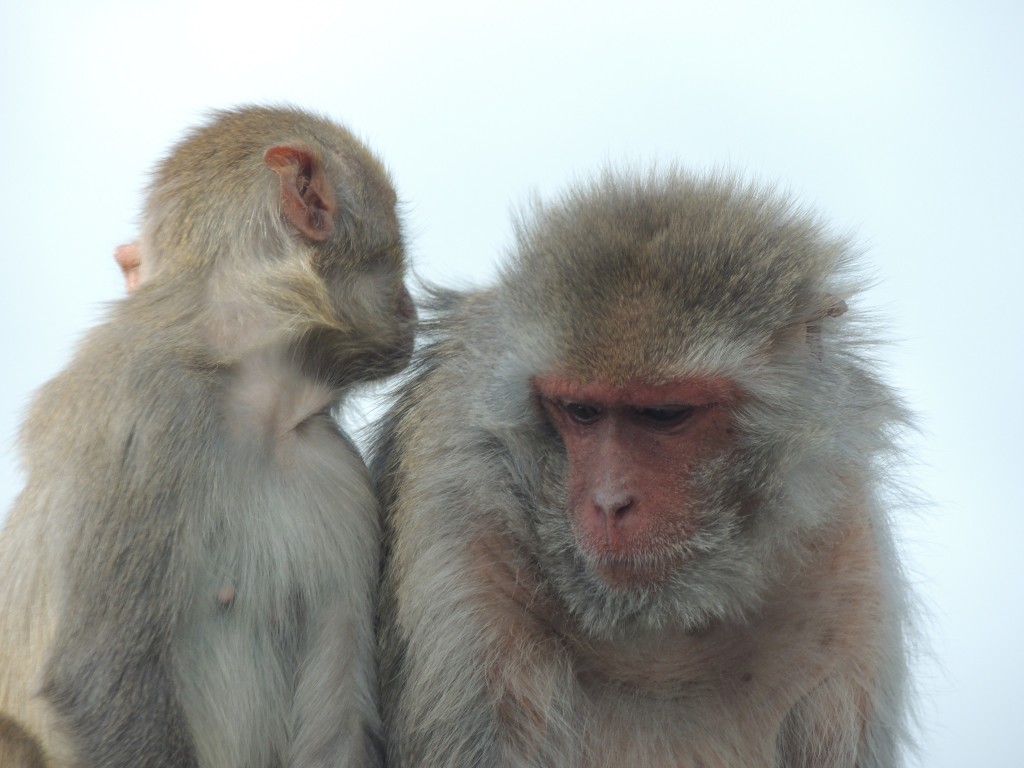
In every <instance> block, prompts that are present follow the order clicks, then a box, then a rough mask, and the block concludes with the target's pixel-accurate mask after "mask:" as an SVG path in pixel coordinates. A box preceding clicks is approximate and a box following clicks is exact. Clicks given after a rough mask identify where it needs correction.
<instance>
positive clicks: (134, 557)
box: [0, 107, 415, 768]
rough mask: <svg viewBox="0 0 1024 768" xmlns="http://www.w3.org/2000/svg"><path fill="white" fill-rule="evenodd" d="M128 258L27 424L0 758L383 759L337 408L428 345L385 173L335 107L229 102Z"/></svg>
mask: <svg viewBox="0 0 1024 768" xmlns="http://www.w3.org/2000/svg"><path fill="white" fill-rule="evenodd" d="M117 260H118V262H119V263H120V264H121V267H122V269H123V270H124V272H125V276H126V279H129V278H130V279H129V282H128V287H129V288H131V289H132V290H131V292H130V293H129V294H128V295H127V296H126V297H125V298H123V299H122V300H121V301H119V302H118V303H116V304H115V305H114V306H113V308H112V309H111V311H110V314H109V317H108V319H107V321H106V322H105V323H104V324H102V325H100V326H99V327H97V328H95V329H93V330H92V331H91V332H90V333H89V334H88V335H87V336H86V338H85V339H84V341H83V343H82V344H81V346H80V348H79V349H78V351H77V354H76V355H75V357H74V359H73V360H72V362H71V364H70V365H69V366H68V367H67V369H66V370H64V371H63V372H62V373H60V374H59V375H58V376H57V377H56V378H54V379H53V380H52V381H50V382H49V383H48V384H46V385H45V386H44V387H43V388H42V389H41V391H40V392H39V393H38V395H37V396H36V397H35V400H34V402H33V404H32V406H31V410H30V413H29V415H28V418H27V421H26V424H25V426H24V428H23V431H22V434H21V446H22V448H23V455H24V466H25V470H26V474H27V479H26V486H25V489H24V491H23V492H22V493H21V495H20V496H19V498H18V500H17V501H16V503H15V505H14V507H13V508H12V510H11V511H10V514H9V516H8V519H7V523H6V527H5V529H4V530H3V533H2V537H0V616H2V622H3V623H2V626H0V764H2V765H3V766H4V767H5V768H9V766H20V765H25V766H37V765H42V764H45V765H47V766H90V767H92V766H95V767H96V768H100V767H101V766H102V768H118V767H124V768H128V767H129V766H131V767H132V768H135V767H137V766H146V767H147V768H159V767H161V766H166V767H167V768H170V767H171V766H173V767H174V768H229V767H230V768H243V767H244V768H281V767H283V766H289V767H290V768H299V767H301V768H305V767H306V766H332V767H336V766H359V767H361V766H371V765H379V764H380V762H381V760H382V749H381V744H380V716H379V711H378V686H377V677H376V671H375V661H374V658H375V648H374V637H373V610H374V603H375V600H376V584H377V580H378V576H379V570H378V569H379V520H378V511H377V503H376V500H375V496H374V492H373V487H372V483H371V481H370V476H369V473H368V472H367V470H366V467H365V465H364V464H363V462H362V460H361V458H360V456H359V454H358V453H357V451H356V450H355V448H354V446H353V445H352V443H351V442H350V440H349V439H348V438H347V437H346V436H345V435H344V434H343V433H342V432H341V431H340V430H339V428H338V426H337V424H336V422H335V421H334V419H333V417H332V411H333V409H335V408H337V407H339V405H340V404H341V403H342V401H343V399H344V398H345V396H346V395H347V394H348V393H349V392H350V391H351V390H352V389H353V387H354V386H355V385H357V384H359V383H361V382H367V381H370V380H374V379H379V378H381V377H384V376H386V375H389V374H392V373H394V372H396V371H398V370H399V369H400V368H402V367H403V366H404V365H405V363H406V362H407V361H408V358H409V356H410V354H411V352H412V343H413V334H414V326H415V311H414V309H413V305H412V302H411V299H410V295H409V293H408V291H407V290H406V288H405V285H404V271H405V262H404V249H403V238H402V233H401V226H400V222H399V219H398V217H397V214H396V196H395V192H394V190H393V188H392V185H391V183H390V181H389V177H388V174H387V173H386V171H385V169H384V167H383V166H382V165H381V163H380V161H379V160H378V159H377V158H376V157H375V156H374V155H373V154H371V152H370V151H369V150H368V149H367V148H366V147H364V146H363V145H362V144H361V143H360V142H359V141H357V140H356V139H355V138H354V137H353V136H352V134H351V133H349V132H348V131H347V130H346V129H344V128H342V127H341V126H338V125H336V124H334V123H333V122H330V121H328V120H326V119H324V118H322V117H319V116H315V115H311V114H306V113H303V112H300V111H298V110H293V109H289V108H263V107H249V108H241V109H237V110H232V111H225V112H220V113H217V114H215V115H214V116H213V118H212V119H211V120H210V121H209V122H208V123H207V124H205V125H203V126H201V127H199V128H198V129H196V130H194V131H193V132H192V133H191V134H190V135H188V136H187V137H186V138H185V139H184V140H183V141H182V142H181V143H180V144H179V145H178V146H177V147H176V148H175V149H174V150H173V151H172V152H171V154H170V155H169V156H168V157H167V158H166V159H165V160H164V161H163V162H162V163H161V164H160V165H159V166H158V168H157V170H156V173H155V178H154V180H153V182H152V186H151V188H150V190H149V195H148V199H147V203H146V205H145V209H144V215H143V226H142V233H141V239H140V242H139V244H138V245H133V246H129V247H128V248H126V249H119V251H118V259H117ZM29 738H31V739H32V741H34V744H33V743H32V742H30V741H29Z"/></svg>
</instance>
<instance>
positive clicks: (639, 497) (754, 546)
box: [490, 171, 889, 634]
mask: <svg viewBox="0 0 1024 768" xmlns="http://www.w3.org/2000/svg"><path fill="white" fill-rule="evenodd" d="M850 258H851V254H850V249H849V246H848V244H847V242H846V241H845V239H843V238H840V237H836V236H833V235H831V234H830V233H829V232H828V231H827V230H826V228H825V227H824V226H823V225H822V224H821V223H820V222H819V220H818V219H817V218H816V217H814V216H812V215H810V214H808V213H807V212H805V211H801V210H799V209H798V208H797V207H795V206H794V205H793V204H792V202H791V201H789V200H788V199H787V198H786V197H785V196H783V195H780V194H778V193H775V192H773V191H771V190H766V189H764V188H760V187H757V186H756V185H748V184H744V183H742V182H740V181H737V180H735V179H730V178H721V177H710V178H698V177H693V176H688V175H686V174H684V173H682V172H678V171H671V172H668V173H663V174H654V173H652V174H650V175H648V176H643V177H632V176H630V177H619V176H617V175H616V174H613V173H608V174H606V175H604V176H603V177H601V178H600V179H598V180H597V181H595V182H594V183H592V184H590V185H589V186H586V185H585V186H581V187H578V188H576V189H573V190H572V191H570V192H569V193H568V194H567V195H565V196H564V197H563V198H561V199H560V200H559V201H557V202H556V203H554V204H552V205H548V206H537V208H536V209H535V210H534V211H532V212H531V213H530V214H529V215H527V216H524V217H522V218H521V219H520V221H519V223H518V228H517V243H516V247H515V249H514V253H513V258H511V259H510V260H509V264H508V265H507V266H506V267H505V269H504V271H503V273H502V276H501V279H500V286H499V290H497V291H495V292H494V293H493V294H492V298H491V299H490V300H493V301H494V302H496V305H497V307H498V308H497V310H496V311H497V313H498V315H499V317H500V321H499V325H500V326H501V327H503V328H506V329H508V330H507V331H506V332H505V333H504V334H503V338H504V339H506V342H505V343H506V346H505V347H504V348H503V351H502V352H501V353H500V354H499V359H498V360H497V361H496V362H495V364H494V366H493V369H494V374H493V387H492V389H491V403H492V404H493V406H494V411H495V412H496V413H499V414H504V415H505V416H506V417H507V416H508V414H509V413H510V411H509V407H510V406H509V405H508V403H513V405H512V406H511V407H512V408H513V409H514V410H516V416H515V417H514V418H517V419H518V420H519V421H518V423H519V424H520V426H521V427H522V430H523V431H524V432H526V433H530V434H531V435H532V437H530V438H529V439H521V440H509V442H508V444H509V446H510V451H511V452H512V455H513V459H512V460H511V461H510V462H509V464H510V466H512V467H513V468H514V473H516V476H517V478H518V482H521V483H522V484H523V485H524V488H523V490H522V492H521V493H518V494H517V498H520V499H523V500H530V501H528V502H524V503H525V504H527V506H529V509H528V510H527V511H526V515H525V517H526V518H527V520H528V521H529V522H528V530H529V536H530V537H532V539H533V543H532V545H531V546H532V550H533V553H534V556H535V558H536V560H537V564H538V566H539V569H540V571H541V572H542V573H543V574H544V577H545V579H546V580H547V582H548V583H549V584H550V585H551V587H552V590H553V591H554V593H555V594H556V595H557V596H558V598H559V599H560V600H561V601H563V603H564V605H565V607H566V608H567V613H568V614H569V615H572V616H573V617H575V620H576V621H578V622H579V624H580V625H581V626H582V627H583V628H584V629H585V630H586V631H589V632H592V633H597V634H601V633H609V632H616V631H621V630H628V629H629V628H634V629H635V628H638V627H647V628H657V627H662V626H666V625H675V626H683V627H685V628H687V629H689V630H695V629H697V628H700V627H702V626H705V625H706V624H707V623H708V622H711V621H716V620H728V619H736V620H740V619H741V618H742V617H743V616H744V615H745V614H746V613H747V612H748V611H750V610H751V609H752V608H754V607H755V606H756V605H757V604H758V602H759V599H760V597H761V595H762V594H763V593H764V590H765V588H766V585H771V584H772V580H773V578H775V576H776V574H782V573H784V572H785V566H786V565H787V564H790V563H792V562H793V560H794V558H800V557H801V553H802V552H804V551H805V550H804V549H802V547H805V546H811V545H810V544H807V543H806V542H808V541H810V540H811V539H812V537H811V536H810V535H809V534H810V533H812V532H813V531H815V530H820V528H821V527H822V526H827V525H829V524H830V522H831V521H832V520H833V519H834V517H835V514H834V513H835V510H837V509H838V508H839V507H840V506H841V505H843V504H849V503H853V502H854V499H852V498H851V497H852V495H853V494H854V493H855V491H854V490H852V489H855V488H856V487H858V486H857V481H858V480H859V479H860V476H861V475H863V474H864V473H865V472H868V471H870V462H871V461H873V460H874V458H875V457H877V456H878V454H879V452H880V451H882V450H884V449H885V447H886V446H885V445H884V437H882V438H880V437H879V433H878V430H877V429H875V427H874V426H873V424H877V423H884V421H885V418H888V417H889V414H885V415H882V414H880V413H879V409H881V408H883V407H886V406H885V405H883V404H884V403H887V402H889V400H888V399H887V398H886V397H885V396H884V392H885V390H883V389H882V388H881V386H880V385H879V384H878V383H877V382H875V381H874V380H873V379H872V378H871V377H870V375H869V374H868V373H866V372H865V370H864V367H863V366H860V365H859V364H858V351H857V349H856V334H855V333H853V332H852V331H851V330H850V328H848V327H846V328H844V330H843V332H842V333H839V332H838V330H839V326H840V325H841V324H842V325H844V326H845V325H848V322H849V318H847V317H843V318H839V315H841V314H843V312H844V311H845V306H846V305H845V302H844V299H843V297H846V296H850V295H851V294H852V292H853V291H854V290H855V289H856V287H857V284H856V281H855V280H854V278H853V277H852V276H851V274H850V270H849V262H850ZM517 382H518V383H517ZM513 392H517V393H519V394H518V396H516V397H512V396H510V393H513ZM872 412H874V413H875V414H876V415H877V418H875V417H874V416H871V415H870V414H871V413H872ZM865 416H867V420H865ZM499 421H501V423H499V422H498V421H496V422H495V426H494V430H493V431H494V432H495V434H499V435H506V436H507V435H508V434H509V432H508V430H507V424H508V421H507V420H500V419H499ZM524 445H529V446H530V447H529V449H526V448H520V447H519V446H524ZM538 445H540V446H541V448H540V449H539V450H540V453H541V455H542V457H543V459H542V460H540V461H536V460H531V459H530V455H528V453H527V450H529V451H531V452H533V453H534V454H536V452H537V451H538V449H537V446H538ZM836 467H842V468H843V469H842V471H836V469H835V468H836ZM533 500H537V501H533Z"/></svg>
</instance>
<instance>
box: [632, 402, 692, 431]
mask: <svg viewBox="0 0 1024 768" xmlns="http://www.w3.org/2000/svg"><path fill="white" fill-rule="evenodd" d="M696 410H697V408H696V406H693V405H667V406H661V407H657V408H637V409H636V414H637V415H638V416H639V417H640V418H641V419H643V420H644V421H647V422H649V423H650V424H653V425H656V426H659V427H673V426H675V425H676V424H682V423H683V422H684V421H686V420H687V419H689V418H690V417H691V416H693V414H694V413H695V412H696Z"/></svg>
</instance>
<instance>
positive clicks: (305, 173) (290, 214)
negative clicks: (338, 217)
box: [263, 144, 336, 240]
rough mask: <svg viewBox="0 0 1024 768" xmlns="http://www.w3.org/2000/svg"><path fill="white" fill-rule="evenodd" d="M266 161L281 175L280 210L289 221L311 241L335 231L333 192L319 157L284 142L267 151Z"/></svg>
mask: <svg viewBox="0 0 1024 768" xmlns="http://www.w3.org/2000/svg"><path fill="white" fill-rule="evenodd" d="M263 162H264V163H265V164H266V166H267V167H268V168H269V169H270V170H272V171H274V172H275V173H277V175H278V176H280V177H281V210H282V212H283V213H284V215H285V217H286V218H287V219H288V221H290V222H291V223H292V225H293V226H294V227H295V228H296V229H297V230H299V232H301V233H302V234H304V235H305V236H306V237H308V238H309V239H310V240H326V239H327V238H329V237H330V236H331V235H332V234H334V210H335V207H336V203H335V200H334V191H333V190H332V189H331V185H330V184H329V183H328V181H327V175H326V174H325V173H324V168H323V164H322V163H321V162H320V161H319V160H318V159H317V158H316V156H315V155H314V154H313V153H312V152H310V151H309V150H308V149H304V148H303V147H300V146H292V145H288V144H282V145H279V146H275V147H271V148H270V149H268V150H267V151H266V152H264V153H263Z"/></svg>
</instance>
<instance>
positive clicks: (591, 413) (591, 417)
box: [562, 403, 601, 424]
mask: <svg viewBox="0 0 1024 768" xmlns="http://www.w3.org/2000/svg"><path fill="white" fill-rule="evenodd" d="M562 408H564V409H565V410H566V411H567V412H568V414H569V416H570V418H572V420H573V421H575V422H576V423H577V424H593V423H594V422H595V421H597V420H598V419H599V418H600V417H601V409H600V408H598V407H597V406H594V405H588V404H586V403H564V404H563V405H562Z"/></svg>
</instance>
